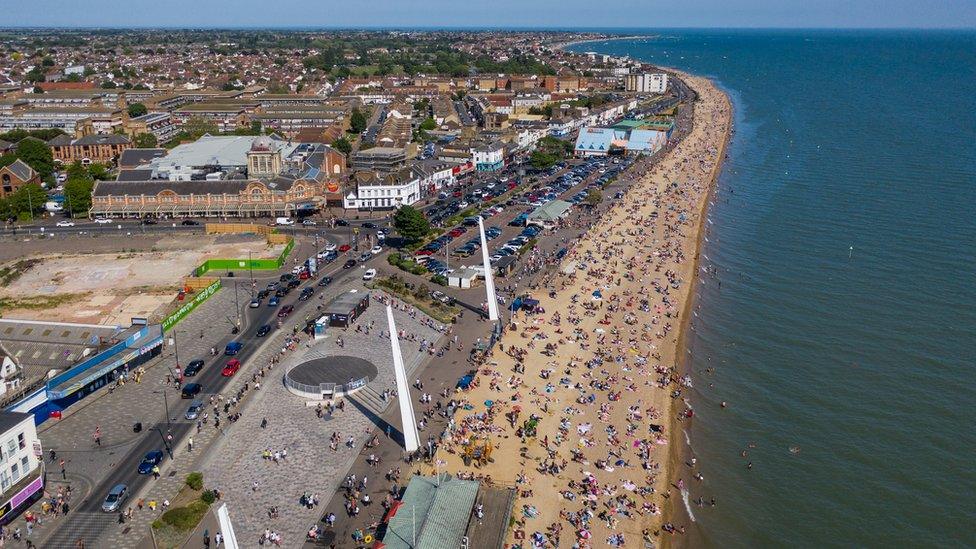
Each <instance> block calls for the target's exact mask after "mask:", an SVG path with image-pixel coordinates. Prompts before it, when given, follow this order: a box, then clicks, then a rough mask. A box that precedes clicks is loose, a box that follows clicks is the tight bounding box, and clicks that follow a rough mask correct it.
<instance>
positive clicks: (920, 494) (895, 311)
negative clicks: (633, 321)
mask: <svg viewBox="0 0 976 549" xmlns="http://www.w3.org/2000/svg"><path fill="white" fill-rule="evenodd" d="M625 32H626V34H636V33H635V32H634V31H631V30H628V31H625ZM645 34H650V35H654V36H655V37H654V38H653V39H629V40H620V41H609V42H602V43H586V44H579V45H576V46H573V47H572V48H571V49H573V50H575V51H598V52H600V53H608V54H613V55H629V56H631V57H634V58H637V59H640V60H643V61H647V62H651V63H655V64H659V65H662V66H672V67H676V68H679V69H683V70H687V71H691V72H694V73H698V74H702V75H707V76H710V77H712V78H714V79H715V81H716V82H717V83H718V84H719V85H720V86H721V87H722V88H724V89H725V90H726V91H727V92H728V93H729V94H730V96H731V98H732V100H733V103H734V106H735V128H736V133H735V136H734V138H733V142H732V145H731V149H730V151H729V158H728V160H727V162H726V164H725V167H724V170H723V173H722V176H721V178H720V181H719V184H718V188H717V191H716V194H715V197H714V205H713V206H712V207H711V208H710V211H709V221H708V222H706V229H707V230H708V232H707V238H708V240H707V242H703V249H702V252H703V253H704V254H705V256H707V259H705V258H704V257H703V258H702V266H703V267H705V268H707V269H708V271H709V272H707V273H701V272H700V273H699V274H700V275H701V280H700V282H699V284H698V285H697V293H698V295H699V301H698V303H699V304H700V306H701V308H700V309H699V310H697V311H696V312H697V313H698V316H697V317H694V324H693V325H694V332H693V334H692V335H691V337H690V338H689V340H688V341H689V349H688V350H689V351H690V353H691V356H692V359H691V363H690V367H691V369H692V371H693V375H694V378H695V383H694V386H695V389H694V392H693V393H691V395H690V398H691V400H692V404H693V406H694V407H695V410H696V414H695V418H694V419H693V420H692V422H691V423H689V424H686V425H685V427H686V428H689V429H690V441H691V444H692V446H693V448H694V450H695V452H696V454H697V456H698V464H699V466H700V471H701V472H702V473H703V474H704V481H702V482H699V481H696V480H694V479H693V478H691V474H690V473H689V470H688V469H687V468H684V469H683V470H682V471H680V476H681V477H682V478H684V479H685V483H686V485H689V486H690V492H691V493H690V496H691V497H690V500H691V508H692V510H693V511H694V514H695V518H696V522H695V523H694V524H693V525H690V526H691V527H690V530H689V538H688V539H689V540H691V541H692V544H693V545H704V546H712V547H827V546H861V547H905V546H942V547H958V546H961V545H968V546H974V545H976V534H974V524H976V477H974V466H976V421H974V417H973V416H974V412H976V388H974V387H976V291H974V285H976V33H974V32H972V31H953V32H949V31H755V30H753V31H646V33H645ZM720 284H721V285H720ZM723 401H725V402H726V403H727V407H726V408H722V407H721V405H720V404H721V402H723ZM670 440H671V441H672V444H685V440H684V437H683V436H680V435H678V434H675V433H673V434H672V436H671V438H670ZM743 451H744V452H746V455H745V456H743V455H742V452H743ZM750 462H751V463H752V468H751V469H750V468H747V464H748V463H750ZM699 496H703V497H704V499H705V500H706V501H708V500H710V499H711V498H713V497H714V498H715V500H716V505H715V506H714V507H712V506H710V505H706V506H705V507H703V508H699V507H698V506H697V505H696V504H695V501H696V500H697V498H698V497H699Z"/></svg>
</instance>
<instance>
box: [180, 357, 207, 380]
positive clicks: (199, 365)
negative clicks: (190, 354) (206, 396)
mask: <svg viewBox="0 0 976 549" xmlns="http://www.w3.org/2000/svg"><path fill="white" fill-rule="evenodd" d="M202 369H203V361H202V360H191V361H190V363H189V364H187V365H186V369H184V370H183V375H184V376H186V377H193V376H195V375H197V374H198V373H200V370H202Z"/></svg>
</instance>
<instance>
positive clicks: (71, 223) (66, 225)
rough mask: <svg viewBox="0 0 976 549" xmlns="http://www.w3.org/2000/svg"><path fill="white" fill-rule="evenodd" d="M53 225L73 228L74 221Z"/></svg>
mask: <svg viewBox="0 0 976 549" xmlns="http://www.w3.org/2000/svg"><path fill="white" fill-rule="evenodd" d="M55 225H57V226H58V227H74V226H75V222H74V221H58V222H57V223H55Z"/></svg>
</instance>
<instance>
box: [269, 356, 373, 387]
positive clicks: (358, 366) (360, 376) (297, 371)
mask: <svg viewBox="0 0 976 549" xmlns="http://www.w3.org/2000/svg"><path fill="white" fill-rule="evenodd" d="M376 375H377V370H376V366H375V365H374V364H373V363H372V362H370V361H368V360H364V359H362V358H358V357H354V356H328V357H318V358H313V359H311V360H308V361H305V362H302V363H301V364H298V365H296V366H294V367H293V368H291V369H290V370H288V372H287V373H285V385H287V386H288V388H289V389H290V390H291V391H292V392H293V393H295V394H298V395H300V396H312V395H316V396H319V395H321V393H322V392H323V391H325V390H327V389H328V388H329V386H331V385H334V386H335V389H334V390H335V393H336V394H348V393H350V392H352V391H355V390H356V389H358V388H360V387H362V386H364V385H366V384H367V383H369V382H370V381H372V380H374V379H376Z"/></svg>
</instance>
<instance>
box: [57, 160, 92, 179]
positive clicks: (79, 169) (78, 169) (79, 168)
mask: <svg viewBox="0 0 976 549" xmlns="http://www.w3.org/2000/svg"><path fill="white" fill-rule="evenodd" d="M64 172H65V176H67V178H68V179H91V178H92V176H91V173H89V172H88V169H87V168H85V166H84V164H82V163H81V161H80V160H75V161H74V162H72V163H71V164H69V165H68V167H67V168H65V170H64Z"/></svg>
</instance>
